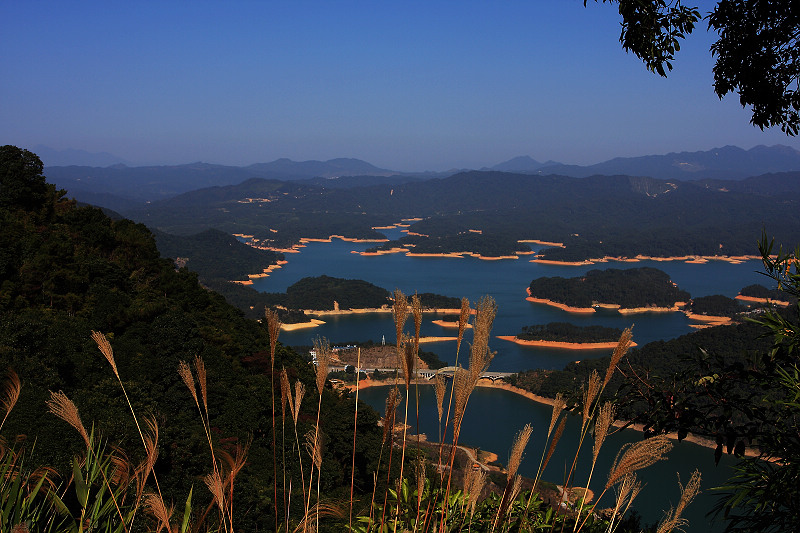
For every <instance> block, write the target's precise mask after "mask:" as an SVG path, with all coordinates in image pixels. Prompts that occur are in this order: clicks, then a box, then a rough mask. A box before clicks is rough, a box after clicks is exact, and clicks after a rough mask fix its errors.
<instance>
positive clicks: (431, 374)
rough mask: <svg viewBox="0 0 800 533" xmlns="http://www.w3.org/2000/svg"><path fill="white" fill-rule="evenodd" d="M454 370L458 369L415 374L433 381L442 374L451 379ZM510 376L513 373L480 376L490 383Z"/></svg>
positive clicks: (490, 373)
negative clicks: (437, 375) (489, 380)
mask: <svg viewBox="0 0 800 533" xmlns="http://www.w3.org/2000/svg"><path fill="white" fill-rule="evenodd" d="M456 368H458V367H455V366H446V367H444V368H440V369H438V370H432V369H425V370H419V371H417V374H418V375H419V377H421V378H425V379H433V378H435V377H436V374H442V375H444V376H445V377H449V378H452V377H453V375H455V373H456ZM512 375H514V373H513V372H484V373H483V374H481V379H491V380H492V381H496V380H498V379H503V378H505V377H508V376H512Z"/></svg>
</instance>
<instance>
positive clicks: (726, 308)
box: [689, 294, 745, 317]
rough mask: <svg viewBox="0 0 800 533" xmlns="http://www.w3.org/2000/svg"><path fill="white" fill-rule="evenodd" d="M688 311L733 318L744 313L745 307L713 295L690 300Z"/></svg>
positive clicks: (724, 297)
mask: <svg viewBox="0 0 800 533" xmlns="http://www.w3.org/2000/svg"><path fill="white" fill-rule="evenodd" d="M689 309H690V310H691V312H692V313H695V314H698V315H711V316H727V317H733V316H736V315H737V314H739V313H741V312H742V311H744V310H745V307H744V306H743V305H741V304H740V303H739V301H738V300H734V299H733V298H728V297H727V296H722V295H720V294H714V295H711V296H700V297H697V298H692V301H691V303H690V304H689Z"/></svg>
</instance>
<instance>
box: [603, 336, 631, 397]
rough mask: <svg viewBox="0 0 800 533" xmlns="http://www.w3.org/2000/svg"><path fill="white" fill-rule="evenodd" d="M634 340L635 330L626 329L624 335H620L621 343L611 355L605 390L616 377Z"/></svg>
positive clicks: (604, 380)
mask: <svg viewBox="0 0 800 533" xmlns="http://www.w3.org/2000/svg"><path fill="white" fill-rule="evenodd" d="M632 340H633V330H632V329H631V328H626V329H625V331H623V332H622V335H620V337H619V341H618V342H617V347H616V348H614V352H613V353H612V354H611V362H610V363H609V365H608V369H607V370H606V376H605V378H603V388H605V386H606V385H608V382H609V381H610V380H611V376H613V375H614V370H616V368H617V365H618V364H619V362H620V360H621V359H622V358H623V357H624V356H625V354H626V353H628V349H629V348H630V347H631V342H632Z"/></svg>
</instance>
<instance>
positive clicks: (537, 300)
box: [525, 289, 597, 314]
mask: <svg viewBox="0 0 800 533" xmlns="http://www.w3.org/2000/svg"><path fill="white" fill-rule="evenodd" d="M528 290H529V291H530V289H528ZM525 299H526V300H527V301H529V302H533V303H536V304H545V305H549V306H551V307H556V308H558V309H561V310H562V311H566V312H567V313H576V314H577V313H580V314H588V313H595V312H597V311H596V309H595V308H594V307H572V306H569V305H567V304H560V303H558V302H554V301H552V300H547V299H546V298H534V297H533V296H528V297H527V298H525Z"/></svg>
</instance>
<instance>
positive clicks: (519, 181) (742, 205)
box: [124, 171, 800, 261]
mask: <svg viewBox="0 0 800 533" xmlns="http://www.w3.org/2000/svg"><path fill="white" fill-rule="evenodd" d="M792 180H793V176H792V175H790V174H784V175H765V176H758V177H754V178H751V179H750V180H749V181H748V183H749V185H750V188H749V189H741V188H740V189H741V190H739V189H737V188H736V186H735V185H734V184H731V187H730V188H728V187H727V186H726V185H725V182H720V183H715V184H714V186H709V185H701V184H695V183H692V182H672V181H666V180H658V179H653V178H647V177H631V176H590V177H586V178H568V177H564V176H554V175H550V176H542V175H536V176H531V175H525V174H512V173H505V172H494V171H492V172H489V171H487V172H479V171H472V172H462V173H458V174H455V175H453V176H450V177H447V178H434V179H429V180H424V181H412V182H407V183H393V184H385V185H370V186H362V187H353V188H346V189H342V188H336V187H326V186H324V182H323V184H312V183H310V182H309V183H298V182H280V181H277V180H264V179H251V180H248V181H245V182H243V183H241V184H240V185H229V186H225V187H212V188H209V189H202V190H198V191H193V192H188V193H185V194H182V195H180V196H176V197H174V198H170V199H168V200H163V201H160V202H153V203H151V204H150V205H148V206H147V207H144V208H139V209H136V210H127V211H124V214H125V215H126V216H129V217H131V218H133V219H134V220H137V221H140V222H143V223H145V224H147V225H148V226H150V227H155V228H158V229H159V230H162V231H166V232H168V233H173V234H178V235H188V234H194V233H197V232H199V231H202V230H203V229H207V228H209V227H214V228H217V229H220V230H222V231H225V232H226V233H245V234H253V235H256V237H258V238H259V239H262V240H264V241H265V242H267V243H271V244H272V245H273V246H276V247H286V246H288V245H290V244H294V243H296V242H298V240H299V239H300V238H301V237H313V238H327V237H329V236H330V235H331V234H334V235H344V236H346V237H353V238H367V239H380V238H383V236H382V235H381V234H380V233H379V232H378V231H375V230H373V229H371V228H372V227H374V226H385V225H389V224H393V223H395V222H397V221H399V220H400V219H402V218H412V217H420V218H422V219H423V220H421V221H418V222H415V223H414V224H412V225H411V227H410V228H409V230H410V231H412V232H414V233H418V234H422V235H427V236H429V237H428V238H427V239H425V238H423V239H418V240H416V241H415V242H414V244H416V245H417V246H423V248H420V250H423V249H425V248H424V247H425V246H429V247H430V250H435V251H436V252H441V251H447V252H459V251H464V249H463V248H464V243H463V242H462V241H461V239H462V238H463V237H460V235H465V234H466V233H468V232H469V230H480V231H482V232H483V234H484V235H486V236H491V240H495V241H497V242H503V243H509V244H504V245H503V246H502V247H501V248H500V249H497V250H492V249H491V248H490V247H489V246H490V244H489V243H487V242H484V240H482V239H480V238H476V239H477V240H476V241H475V242H472V241H471V242H469V244H470V245H471V246H470V247H474V246H479V247H487V248H486V249H485V252H486V253H488V254H500V253H502V254H503V255H506V252H508V251H514V250H512V248H515V246H514V245H513V242H514V241H518V240H526V239H541V240H545V241H552V242H562V243H564V244H565V245H566V246H565V247H564V248H548V249H547V250H544V251H542V252H541V256H542V257H544V258H546V259H553V260H565V261H577V260H584V259H588V258H599V257H605V256H612V257H617V256H624V257H635V256H636V255H639V254H644V255H651V256H661V257H664V256H684V255H709V256H714V255H746V254H752V253H753V250H754V243H755V242H756V241H757V239H758V233H759V231H758V228H761V227H769V228H771V229H772V231H774V232H775V238H776V239H777V240H778V241H781V242H791V241H792V238H793V237H794V236H795V235H797V233H798V231H799V230H800V214H799V213H800V209H798V205H799V204H800V198H799V197H798V193H797V191H796V190H795V189H793V188H791V187H790V186H788V185H781V184H788V183H790V182H791V181H792ZM762 182H764V184H765V187H764V188H763V189H762V190H758V188H759V184H760V183H762ZM753 191H757V193H756V192H753ZM612 204H613V205H615V206H616V207H615V209H613V210H609V209H608V208H607V206H608V205H612ZM437 239H438V241H437ZM426 240H428V241H430V243H429V244H423V242H425V241H426ZM487 241H488V239H487ZM469 251H480V252H481V253H483V252H484V249H483V248H479V249H472V250H469Z"/></svg>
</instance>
